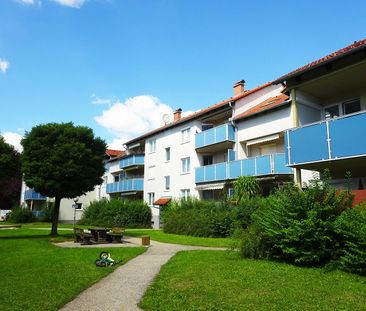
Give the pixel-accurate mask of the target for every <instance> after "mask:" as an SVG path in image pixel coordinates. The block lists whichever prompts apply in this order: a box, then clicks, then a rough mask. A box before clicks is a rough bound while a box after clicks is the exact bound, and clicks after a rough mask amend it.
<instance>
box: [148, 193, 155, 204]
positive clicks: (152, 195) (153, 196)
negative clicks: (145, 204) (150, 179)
mask: <svg viewBox="0 0 366 311" xmlns="http://www.w3.org/2000/svg"><path fill="white" fill-rule="evenodd" d="M147 195H148V200H149V205H150V206H153V205H154V201H155V192H148V193H147Z"/></svg>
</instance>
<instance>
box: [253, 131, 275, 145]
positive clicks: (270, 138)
mask: <svg viewBox="0 0 366 311" xmlns="http://www.w3.org/2000/svg"><path fill="white" fill-rule="evenodd" d="M279 138H280V135H278V134H274V135H268V136H264V137H260V138H256V139H252V140H248V141H247V146H251V145H257V144H261V143H265V142H267V141H273V140H276V139H279Z"/></svg>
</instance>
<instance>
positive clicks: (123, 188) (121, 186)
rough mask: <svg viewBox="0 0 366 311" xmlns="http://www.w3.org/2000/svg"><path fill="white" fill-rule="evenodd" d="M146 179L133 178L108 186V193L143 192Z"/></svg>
mask: <svg viewBox="0 0 366 311" xmlns="http://www.w3.org/2000/svg"><path fill="white" fill-rule="evenodd" d="M143 189H144V179H143V178H132V179H125V180H121V181H118V182H114V183H109V184H107V193H116V192H127V191H143Z"/></svg>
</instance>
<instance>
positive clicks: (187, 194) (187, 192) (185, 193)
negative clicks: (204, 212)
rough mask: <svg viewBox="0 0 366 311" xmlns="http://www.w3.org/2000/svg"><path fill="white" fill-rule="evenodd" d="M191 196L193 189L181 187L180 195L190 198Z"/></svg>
mask: <svg viewBox="0 0 366 311" xmlns="http://www.w3.org/2000/svg"><path fill="white" fill-rule="evenodd" d="M190 196H191V189H180V197H181V198H184V199H186V200H187V199H188V198H189V197H190Z"/></svg>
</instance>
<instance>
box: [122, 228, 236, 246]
mask: <svg viewBox="0 0 366 311" xmlns="http://www.w3.org/2000/svg"><path fill="white" fill-rule="evenodd" d="M125 234H126V235H129V236H141V235H149V236H150V238H151V239H152V240H154V241H158V242H164V243H172V244H183V245H195V246H211V247H229V246H230V244H231V243H232V240H231V239H230V238H199V237H193V236H187V235H178V234H170V233H164V232H163V230H153V229H126V231H125Z"/></svg>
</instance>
